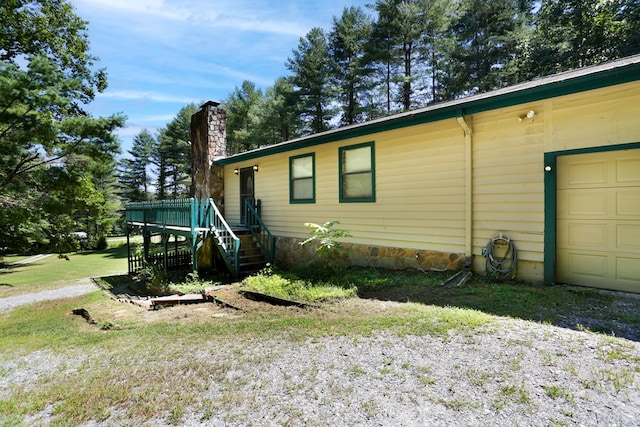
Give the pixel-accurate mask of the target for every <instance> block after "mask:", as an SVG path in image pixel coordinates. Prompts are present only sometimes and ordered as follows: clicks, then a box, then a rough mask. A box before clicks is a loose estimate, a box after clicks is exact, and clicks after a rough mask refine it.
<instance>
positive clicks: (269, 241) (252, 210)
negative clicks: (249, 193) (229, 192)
mask: <svg viewBox="0 0 640 427" xmlns="http://www.w3.org/2000/svg"><path fill="white" fill-rule="evenodd" d="M256 205H257V206H256ZM256 205H254V204H253V200H251V199H246V200H245V201H244V209H245V213H246V215H245V226H246V227H247V228H248V229H249V231H251V234H253V236H254V237H255V239H256V241H257V242H258V245H260V248H261V249H262V252H263V253H264V254H265V258H266V259H267V262H270V263H273V259H274V254H275V250H276V239H275V237H274V236H273V234H271V232H270V231H269V229H268V228H267V226H266V225H265V223H264V222H263V221H262V218H261V217H260V215H259V213H258V210H260V208H259V205H260V200H257V201H256Z"/></svg>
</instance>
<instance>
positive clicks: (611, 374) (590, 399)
mask: <svg viewBox="0 0 640 427" xmlns="http://www.w3.org/2000/svg"><path fill="white" fill-rule="evenodd" d="M92 286H93V285H91V284H86V285H81V286H75V287H70V289H66V290H65V291H64V292H65V293H66V292H70V293H74V292H81V291H82V290H93V289H95V287H92ZM41 294H45V293H44V292H43V293H41ZM33 297H34V296H33V295H32V296H31V298H32V299H31V300H30V301H31V302H33V301H34V300H33ZM0 301H1V300H0ZM367 303H369V302H367ZM370 303H371V304H372V305H371V308H372V309H383V307H382V306H383V305H385V304H386V305H387V307H388V305H390V304H391V305H392V304H398V303H391V302H380V301H371V302H370ZM376 304H377V305H376ZM635 309H637V307H635ZM167 352H168V353H169V354H171V357H172V358H175V359H174V360H180V361H183V362H184V363H187V364H192V363H195V364H197V365H198V366H200V365H205V366H210V367H211V368H210V371H209V372H210V374H209V375H208V376H202V375H200V376H199V378H198V379H197V381H204V382H206V383H207V385H206V387H205V389H206V391H205V392H204V393H202V394H201V395H199V399H200V401H201V402H202V404H200V405H198V407H194V408H192V407H187V408H185V411H184V415H183V416H182V418H181V421H180V423H179V425H185V426H201V425H204V426H249V425H252V426H284V425H287V426H327V425H332V426H333V425H335V426H639V425H640V343H639V342H637V341H633V340H628V339H622V338H616V337H610V336H605V335H601V334H594V333H590V332H583V331H575V330H570V329H565V328H560V327H556V326H551V325H544V324H540V323H535V322H528V321H523V320H516V319H509V318H496V322H495V323H493V324H491V325H490V326H488V327H483V328H481V329H478V330H473V332H472V333H450V334H448V335H446V336H430V335H426V336H398V335H395V334H389V333H386V332H380V333H377V334H373V335H372V336H338V337H331V336H329V337H319V338H313V339H309V340H307V341H303V342H299V341H290V340H289V339H287V337H278V336H273V337H270V338H260V339H257V340H254V341H251V342H247V341H245V340H239V341H234V340H233V338H229V339H216V340H209V341H207V340H205V341H203V342H202V345H200V346H198V347H197V348H192V347H189V348H181V347H179V346H175V347H172V348H170V349H169V348H168V349H167ZM4 358H5V362H3V363H0V373H1V374H0V399H2V397H3V396H8V395H10V394H11V393H12V388H13V386H15V385H18V384H20V385H25V384H29V383H30V382H32V384H33V386H37V384H38V382H37V381H38V380H42V379H43V378H46V377H47V375H49V374H50V373H53V372H56V371H60V370H64V371H66V372H69V373H72V372H73V371H74V370H75V369H77V366H78V365H79V364H80V363H82V364H87V363H89V364H95V365H96V366H98V367H100V366H101V364H103V363H111V362H110V361H109V359H108V357H105V356H104V355H91V356H89V355H84V356H83V357H82V361H77V362H76V361H74V360H69V359H68V358H64V357H61V355H58V354H54V353H53V352H50V351H38V352H34V353H30V354H27V355H22V356H16V357H14V358H9V360H7V357H6V355H5V356H4ZM149 368H150V369H153V367H149ZM185 384H189V381H187V379H185ZM185 392H187V391H186V390H185ZM52 410H53V408H52V407H49V408H47V410H45V411H43V412H42V413H39V414H35V415H34V416H31V417H28V418H27V419H26V420H25V425H49V424H50V423H51V422H52V420H53V418H52V417H51V412H52ZM110 414H111V415H110V416H109V417H108V418H107V419H103V420H102V421H100V422H90V423H88V424H86V425H87V426H112V425H134V424H136V425H137V424H138V423H137V422H133V421H132V420H131V419H129V418H128V416H127V414H126V412H125V411H121V410H119V409H118V408H113V409H112V410H111V411H110ZM1 415H2V414H0V424H2V423H1V420H2V417H1ZM167 419H168V417H167V418H162V419H154V420H151V421H148V422H146V423H145V424H144V425H148V426H151V425H153V426H163V425H170V424H169V423H168V421H167Z"/></svg>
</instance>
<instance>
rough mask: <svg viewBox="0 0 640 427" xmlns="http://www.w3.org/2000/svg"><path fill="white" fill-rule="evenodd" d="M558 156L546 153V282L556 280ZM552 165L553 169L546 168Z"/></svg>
mask: <svg viewBox="0 0 640 427" xmlns="http://www.w3.org/2000/svg"><path fill="white" fill-rule="evenodd" d="M556 158H557V155H556V154H555V153H545V154H544V167H545V172H544V269H543V274H544V278H543V279H544V283H547V284H552V283H555V281H556V212H557V199H556V194H557V191H556V188H557V183H556ZM547 167H551V171H548V172H547V170H546V168H547Z"/></svg>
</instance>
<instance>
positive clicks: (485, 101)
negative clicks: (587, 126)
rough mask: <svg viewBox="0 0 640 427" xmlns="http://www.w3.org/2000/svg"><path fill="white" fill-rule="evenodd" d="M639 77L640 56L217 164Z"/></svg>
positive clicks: (380, 120)
mask: <svg viewBox="0 0 640 427" xmlns="http://www.w3.org/2000/svg"><path fill="white" fill-rule="evenodd" d="M636 80H640V55H635V56H631V57H628V58H624V59H622V60H618V61H613V62H610V63H607V64H602V65H598V66H593V67H585V68H581V69H579V70H575V71H569V72H565V73H560V74H555V75H553V76H549V77H543V78H540V79H537V80H533V81H530V82H526V83H521V84H517V85H514V86H509V87H505V88H502V89H498V90H494V91H491V92H486V93H482V94H478V95H472V96H469V97H466V98H461V99H457V100H453V101H447V102H442V103H439V104H434V105H431V106H428V107H424V108H420V109H417V110H413V111H408V112H405V113H399V114H394V115H392V116H387V117H383V118H379V119H375V120H371V121H368V122H365V123H359V124H356V125H351V126H346V127H342V128H339V129H333V130H330V131H326V132H322V133H318V134H314V135H309V136H305V137H301V138H297V139H294V140H290V141H286V142H281V143H279V144H275V145H270V146H267V147H262V148H258V149H255V150H251V151H246V152H244V153H239V154H235V155H233V156H229V157H227V158H225V159H220V160H219V161H216V163H217V164H219V165H222V166H224V165H230V164H235V163H240V162H244V161H248V160H254V159H258V158H261V157H265V156H269V155H273V154H279V153H284V152H288V151H293V150H297V149H301V148H308V147H313V146H316V145H321V144H326V143H330V142H336V141H340V140H344V139H349V138H355V137H360V136H365V135H369V134H374V133H378V132H383V131H389V130H394V129H399V128H403V127H407V126H414V125H417V124H423V123H430V122H436V121H440V120H446V119H453V118H456V117H457V116H459V115H460V114H474V113H480V112H483V111H489V110H494V109H497V108H505V107H510V106H513V105H518V104H526V103H529V102H536V101H540V100H544V99H549V98H554V97H558V96H563V95H569V94H572V93H578V92H584V91H587V90H593V89H599V88H604V87H608V86H613V85H617V84H623V83H628V82H632V81H636Z"/></svg>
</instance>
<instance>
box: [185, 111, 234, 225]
mask: <svg viewBox="0 0 640 427" xmlns="http://www.w3.org/2000/svg"><path fill="white" fill-rule="evenodd" d="M219 105H220V103H219V102H214V101H208V102H206V103H204V104H203V105H202V106H201V107H200V110H199V111H198V112H196V113H195V114H194V115H193V116H191V197H195V198H198V199H203V198H207V197H211V198H212V199H213V200H214V202H215V203H216V205H218V207H219V208H220V210H221V211H223V213H224V199H223V198H224V175H223V168H222V166H217V165H216V164H215V160H216V159H219V158H222V157H225V156H226V155H227V138H226V118H227V113H226V112H225V111H224V110H223V109H222V108H218V106H219Z"/></svg>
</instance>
